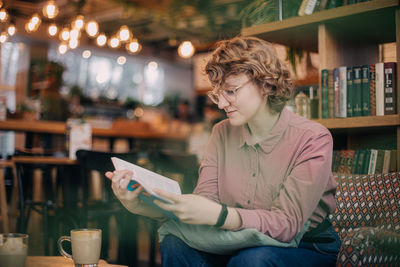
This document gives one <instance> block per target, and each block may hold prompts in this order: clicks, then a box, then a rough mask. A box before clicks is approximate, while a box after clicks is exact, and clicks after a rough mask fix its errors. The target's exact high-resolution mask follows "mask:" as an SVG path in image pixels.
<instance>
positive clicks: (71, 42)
mask: <svg viewBox="0 0 400 267" xmlns="http://www.w3.org/2000/svg"><path fill="white" fill-rule="evenodd" d="M78 45H79V41H78V39H70V40H69V42H68V46H69V48H71V49H75V48H77V47H78Z"/></svg>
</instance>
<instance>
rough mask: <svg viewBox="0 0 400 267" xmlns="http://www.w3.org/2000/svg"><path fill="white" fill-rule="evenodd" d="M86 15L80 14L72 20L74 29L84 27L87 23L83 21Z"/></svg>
mask: <svg viewBox="0 0 400 267" xmlns="http://www.w3.org/2000/svg"><path fill="white" fill-rule="evenodd" d="M83 19H84V17H83V16H82V15H79V16H77V17H76V19H75V20H74V21H73V22H72V28H74V29H78V30H80V29H82V28H83V25H84V24H85V22H84V21H83Z"/></svg>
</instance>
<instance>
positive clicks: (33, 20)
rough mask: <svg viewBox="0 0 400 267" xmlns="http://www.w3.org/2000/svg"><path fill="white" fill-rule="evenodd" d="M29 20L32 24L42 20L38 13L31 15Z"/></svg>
mask: <svg viewBox="0 0 400 267" xmlns="http://www.w3.org/2000/svg"><path fill="white" fill-rule="evenodd" d="M31 22H33V23H34V24H38V26H39V24H40V23H41V22H42V20H41V19H40V17H39V15H38V14H36V13H35V14H33V15H32V18H31Z"/></svg>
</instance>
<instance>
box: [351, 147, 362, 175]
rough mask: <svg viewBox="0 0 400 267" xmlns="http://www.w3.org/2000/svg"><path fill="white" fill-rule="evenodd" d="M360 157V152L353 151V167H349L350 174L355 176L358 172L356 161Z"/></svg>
mask: <svg viewBox="0 0 400 267" xmlns="http://www.w3.org/2000/svg"><path fill="white" fill-rule="evenodd" d="M359 157H360V150H356V151H354V159H353V165H352V166H351V174H357V172H358V159H359Z"/></svg>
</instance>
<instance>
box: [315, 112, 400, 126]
mask: <svg viewBox="0 0 400 267" xmlns="http://www.w3.org/2000/svg"><path fill="white" fill-rule="evenodd" d="M314 121H316V122H318V123H321V124H322V125H324V126H325V127H326V128H328V129H331V130H333V129H347V128H369V127H385V126H400V116H399V115H397V114H395V115H386V116H366V117H351V118H332V119H318V120H314Z"/></svg>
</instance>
